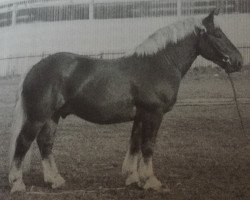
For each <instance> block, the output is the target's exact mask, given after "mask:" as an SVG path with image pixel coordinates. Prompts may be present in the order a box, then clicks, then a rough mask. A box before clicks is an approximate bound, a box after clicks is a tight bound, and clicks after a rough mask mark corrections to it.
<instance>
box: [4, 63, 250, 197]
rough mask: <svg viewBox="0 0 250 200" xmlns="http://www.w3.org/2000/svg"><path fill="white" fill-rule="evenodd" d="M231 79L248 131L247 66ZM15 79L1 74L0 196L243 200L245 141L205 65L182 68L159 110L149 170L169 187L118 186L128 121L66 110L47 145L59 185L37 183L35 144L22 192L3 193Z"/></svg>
mask: <svg viewBox="0 0 250 200" xmlns="http://www.w3.org/2000/svg"><path fill="white" fill-rule="evenodd" d="M233 79H234V81H235V85H236V88H237V93H238V97H239V99H240V102H241V104H240V108H241V112H242V116H243V121H244V125H245V130H246V133H247V134H248V136H249V137H250V123H249V122H250V101H249V99H250V70H249V68H246V69H245V70H243V71H242V72H241V73H236V74H233ZM18 82H19V78H18V77H15V78H1V79H0V200H5V199H9V198H11V199H15V200H19V199H23V200H33V199H41V200H43V199H46V200H52V199H53V200H61V199H73V200H74V199H88V200H90V199H106V200H108V199H120V200H127V199H150V200H156V199H157V200H158V199H174V200H179V199H183V200H184V199H185V200H187V199H190V200H196V199H197V200H208V199H209V200H210V199H215V200H224V199H226V200H231V199H232V200H234V199H235V200H241V199H242V200H243V199H244V200H248V199H250V146H249V140H247V139H246V136H245V135H244V134H243V133H242V130H241V128H240V123H239V120H238V115H237V111H236V108H235V106H234V104H233V101H232V102H231V103H230V100H232V99H233V97H232V89H231V87H230V83H229V81H228V80H227V77H226V75H225V74H224V72H222V71H220V70H218V69H210V68H209V69H205V68H199V69H195V70H192V72H190V73H188V74H187V76H186V77H185V78H184V80H183V82H182V85H181V88H180V92H179V100H178V102H179V103H177V105H176V106H175V107H174V109H173V110H172V111H171V112H170V113H168V114H166V115H165V117H164V121H163V123H162V126H161V129H160V131H159V135H158V139H157V145H156V149H155V154H154V169H155V173H156V175H157V176H158V177H159V179H160V180H161V181H162V182H163V183H164V184H165V185H168V186H169V188H170V189H171V192H170V193H157V192H152V191H142V190H138V189H135V188H125V184H124V183H125V178H124V177H123V176H122V174H121V165H122V161H123V158H124V156H125V152H126V146H127V144H128V139H129V136H130V130H131V125H132V123H123V124H115V125H105V126H103V125H96V124H91V123H89V122H86V121H83V120H80V119H79V118H76V117H74V116H70V117H68V118H66V119H65V120H61V121H60V124H59V128H58V131H57V138H56V142H55V146H54V153H55V157H56V161H57V164H58V167H59V170H60V172H61V174H62V176H63V177H64V178H65V180H66V182H67V183H66V185H65V187H64V188H63V189H58V190H56V191H54V190H51V189H50V187H49V186H48V185H46V184H44V183H43V176H42V169H41V160H40V156H39V153H38V150H37V146H36V145H35V147H34V149H35V153H34V155H33V159H32V166H31V171H30V172H29V173H26V174H24V181H25V183H26V186H27V192H26V193H19V194H14V195H12V196H10V195H9V191H10V188H9V184H8V145H9V138H10V125H11V112H12V107H13V104H14V97H15V92H16V90H17V87H18ZM181 102H182V103H181ZM183 102H184V103H183ZM192 102H195V103H192ZM197 102H202V103H199V104H197ZM208 102H210V103H209V104H208ZM211 102H212V103H211ZM214 102H215V103H214ZM216 102H219V103H216ZM225 102H226V103H225Z"/></svg>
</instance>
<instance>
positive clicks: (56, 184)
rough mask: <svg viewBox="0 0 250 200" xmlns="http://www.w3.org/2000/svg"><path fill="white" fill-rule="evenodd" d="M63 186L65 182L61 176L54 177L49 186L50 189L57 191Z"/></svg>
mask: <svg viewBox="0 0 250 200" xmlns="http://www.w3.org/2000/svg"><path fill="white" fill-rule="evenodd" d="M64 185H65V180H64V178H63V177H62V176H61V175H58V176H56V178H55V179H54V180H53V183H52V185H51V187H52V189H57V188H60V187H63V186H64Z"/></svg>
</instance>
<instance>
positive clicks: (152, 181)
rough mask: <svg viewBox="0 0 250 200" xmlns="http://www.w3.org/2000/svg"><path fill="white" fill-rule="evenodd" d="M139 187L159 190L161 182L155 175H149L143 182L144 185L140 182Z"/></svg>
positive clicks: (161, 188)
mask: <svg viewBox="0 0 250 200" xmlns="http://www.w3.org/2000/svg"><path fill="white" fill-rule="evenodd" d="M141 187H142V188H143V189H144V190H154V191H158V192H161V191H162V190H163V187H162V184H161V182H160V181H159V180H158V179H157V178H156V177H155V176H151V177H149V178H148V179H147V180H146V181H145V182H144V185H143V184H142V183H141Z"/></svg>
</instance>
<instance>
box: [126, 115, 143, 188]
mask: <svg viewBox="0 0 250 200" xmlns="http://www.w3.org/2000/svg"><path fill="white" fill-rule="evenodd" d="M141 126H142V123H141V120H140V117H139V115H138V113H137V114H136V117H135V120H134V124H133V128H132V133H131V137H130V143H129V148H128V151H127V153H126V156H125V159H124V161H123V165H122V173H123V174H124V175H125V176H127V179H126V186H129V185H133V184H136V185H138V184H139V174H138V170H137V169H138V159H139V156H140V153H141V152H140V151H141Z"/></svg>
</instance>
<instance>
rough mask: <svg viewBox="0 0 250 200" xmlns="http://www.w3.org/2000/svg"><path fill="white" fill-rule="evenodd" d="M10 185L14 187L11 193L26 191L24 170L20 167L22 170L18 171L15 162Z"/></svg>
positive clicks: (10, 175) (10, 176)
mask: <svg viewBox="0 0 250 200" xmlns="http://www.w3.org/2000/svg"><path fill="white" fill-rule="evenodd" d="M9 183H10V184H11V186H12V187H11V193H14V192H21V191H25V185H24V183H23V173H22V168H21V167H20V169H17V167H16V165H15V163H14V162H13V164H12V166H11V169H10V173H9Z"/></svg>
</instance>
